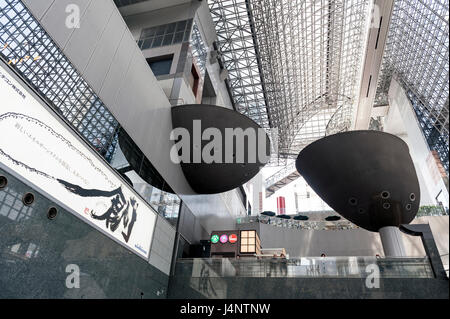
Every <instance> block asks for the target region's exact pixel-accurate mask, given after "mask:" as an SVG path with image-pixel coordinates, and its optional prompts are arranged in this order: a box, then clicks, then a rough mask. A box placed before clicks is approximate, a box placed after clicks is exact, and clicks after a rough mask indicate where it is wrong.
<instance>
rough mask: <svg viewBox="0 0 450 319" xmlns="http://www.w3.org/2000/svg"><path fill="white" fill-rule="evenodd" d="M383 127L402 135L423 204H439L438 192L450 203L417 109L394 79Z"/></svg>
mask: <svg viewBox="0 0 450 319" xmlns="http://www.w3.org/2000/svg"><path fill="white" fill-rule="evenodd" d="M383 126H384V131H385V132H387V133H391V134H394V135H397V136H398V137H400V138H402V139H403V140H404V141H405V142H406V143H407V144H408V146H409V151H410V154H411V157H412V159H413V162H414V166H415V168H416V172H417V176H418V178H419V184H420V193H421V194H420V197H421V198H420V205H421V206H423V205H437V204H438V202H437V200H436V196H437V195H438V194H439V192H441V191H442V194H441V196H440V197H439V200H440V201H442V203H443V205H444V206H445V207H447V208H448V207H449V201H448V191H447V188H446V187H445V184H444V181H443V179H442V177H441V176H440V173H439V169H438V167H437V165H436V162H435V160H434V158H433V156H432V155H431V152H430V149H429V147H428V144H427V142H426V140H425V137H424V136H423V133H422V129H421V128H420V124H419V122H418V121H417V117H416V114H415V112H414V109H413V107H412V105H411V103H410V101H409V99H408V97H407V96H406V94H405V91H404V90H403V88H402V87H401V86H400V84H399V83H398V82H397V81H395V79H393V80H392V82H391V86H390V88H389V110H388V113H387V115H386V117H385V118H384V124H383Z"/></svg>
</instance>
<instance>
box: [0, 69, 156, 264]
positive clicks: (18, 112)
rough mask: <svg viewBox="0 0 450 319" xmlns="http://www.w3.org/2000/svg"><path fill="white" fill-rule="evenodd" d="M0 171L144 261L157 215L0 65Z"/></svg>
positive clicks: (147, 253)
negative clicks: (36, 190) (24, 184)
mask: <svg viewBox="0 0 450 319" xmlns="http://www.w3.org/2000/svg"><path fill="white" fill-rule="evenodd" d="M0 96H1V97H2V101H1V103H0V131H1V132H3V135H2V136H3V137H0V167H1V168H2V169H5V170H6V171H9V172H10V173H11V174H13V175H15V176H17V177H19V178H20V179H22V180H25V181H26V182H27V183H29V184H30V185H32V186H34V187H35V188H36V189H39V190H40V191H41V192H42V193H44V194H46V196H48V197H49V198H51V199H52V200H53V201H55V202H56V203H58V204H59V205H61V206H62V207H64V208H65V209H67V210H68V211H70V212H72V213H73V214H75V215H76V216H77V217H79V218H81V219H82V220H84V221H86V222H87V223H89V224H90V225H92V226H94V227H95V228H97V229H99V230H100V231H102V232H103V233H105V234H106V235H107V236H109V237H111V238H113V239H114V240H116V241H118V242H120V243H121V244H122V245H124V246H126V247H128V248H129V249H131V250H133V251H134V252H136V253H137V254H138V255H140V256H143V257H144V258H148V255H149V249H150V245H151V240H152V237H153V228H154V225H155V222H156V216H157V215H156V213H155V212H154V211H153V210H152V209H151V208H150V206H148V205H147V203H146V202H144V201H143V200H141V199H140V197H138V196H137V195H136V193H135V192H134V191H133V190H132V189H131V188H130V187H129V186H128V185H127V184H126V183H125V182H123V181H122V180H121V179H120V178H119V177H118V176H117V175H116V174H115V173H114V171H113V169H112V168H111V167H109V166H108V165H107V164H106V163H105V162H104V161H103V160H102V159H101V158H100V156H98V155H97V154H96V153H95V152H94V151H93V150H91V149H90V148H89V147H88V146H87V145H86V144H85V143H84V142H82V141H81V140H80V139H79V138H78V137H76V135H75V134H74V132H73V131H71V130H70V129H69V128H68V127H67V126H66V125H65V124H63V122H62V121H61V120H59V119H57V118H56V117H55V116H54V114H53V112H51V111H49V110H48V109H47V108H46V107H45V106H43V105H42V104H41V103H40V101H38V100H37V99H35V98H34V97H33V96H32V95H31V94H29V92H28V91H27V90H26V89H25V88H24V87H23V86H22V84H21V83H19V82H18V81H16V80H15V79H14V78H13V77H12V76H10V74H9V73H8V72H7V71H6V70H5V69H4V68H3V67H2V66H1V65H0Z"/></svg>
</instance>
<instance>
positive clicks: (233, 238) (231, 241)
mask: <svg viewBox="0 0 450 319" xmlns="http://www.w3.org/2000/svg"><path fill="white" fill-rule="evenodd" d="M228 241H229V242H230V243H232V244H234V243H235V242H237V236H236V235H235V234H231V235H230V237H228Z"/></svg>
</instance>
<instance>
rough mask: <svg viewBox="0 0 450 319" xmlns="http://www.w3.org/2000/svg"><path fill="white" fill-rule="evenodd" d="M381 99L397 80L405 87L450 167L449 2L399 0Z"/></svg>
mask: <svg viewBox="0 0 450 319" xmlns="http://www.w3.org/2000/svg"><path fill="white" fill-rule="evenodd" d="M381 71H382V74H381V77H380V80H379V83H378V88H377V97H376V104H378V105H385V104H387V102H388V91H389V86H390V83H391V79H392V78H393V77H395V78H396V79H397V80H398V81H399V83H400V84H401V85H402V86H403V87H404V89H405V91H406V92H407V95H408V97H409V99H410V101H411V104H412V105H413V107H414V110H415V112H416V115H417V118H418V120H419V123H420V125H421V126H422V129H423V132H424V136H425V138H426V139H427V142H428V144H429V146H430V148H431V149H432V150H436V151H437V152H438V154H439V157H440V159H441V161H442V164H443V166H444V167H445V169H446V171H447V175H448V170H449V157H448V156H449V155H448V152H449V140H448V138H449V135H448V133H449V1H448V0H396V2H395V4H394V9H393V14H392V20H391V25H390V29H389V33H388V39H387V43H386V48H385V53H384V58H383V63H382V70H381Z"/></svg>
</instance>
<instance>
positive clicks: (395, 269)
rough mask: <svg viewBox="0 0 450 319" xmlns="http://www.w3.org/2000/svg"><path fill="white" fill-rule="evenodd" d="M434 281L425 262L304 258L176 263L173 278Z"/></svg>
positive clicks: (429, 267)
mask: <svg viewBox="0 0 450 319" xmlns="http://www.w3.org/2000/svg"><path fill="white" fill-rule="evenodd" d="M376 271H379V278H433V271H432V269H431V265H430V263H429V261H428V258H426V257H424V258H377V257H304V258H298V259H281V258H260V259H258V258H257V257H254V258H245V259H244V258H240V259H234V258H233V259H231V258H230V259H229V258H196V259H179V260H178V261H177V264H176V268H175V276H180V277H190V278H211V277H217V278H221V277H275V278H284V277H290V278H308V277H310V278H320V277H323V278H367V276H368V275H370V274H374V275H375V274H376V273H375V272H376Z"/></svg>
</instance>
